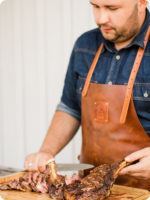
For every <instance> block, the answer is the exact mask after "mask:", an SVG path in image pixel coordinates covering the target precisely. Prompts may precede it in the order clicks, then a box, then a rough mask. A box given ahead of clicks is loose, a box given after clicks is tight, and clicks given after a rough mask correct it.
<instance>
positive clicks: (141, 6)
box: [139, 0, 148, 13]
mask: <svg viewBox="0 0 150 200" xmlns="http://www.w3.org/2000/svg"><path fill="white" fill-rule="evenodd" d="M147 4H148V1H146V0H139V12H140V13H143V12H144V11H145V9H146V7H147Z"/></svg>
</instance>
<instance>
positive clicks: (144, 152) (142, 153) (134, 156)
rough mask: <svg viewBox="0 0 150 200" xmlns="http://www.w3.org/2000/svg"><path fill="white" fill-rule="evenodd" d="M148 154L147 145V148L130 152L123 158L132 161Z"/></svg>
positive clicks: (149, 149)
mask: <svg viewBox="0 0 150 200" xmlns="http://www.w3.org/2000/svg"><path fill="white" fill-rule="evenodd" d="M149 154H150V148H149V147H148V148H145V149H142V150H140V151H137V152H135V153H132V154H130V155H129V156H127V157H126V158H125V160H126V161H127V162H133V161H136V160H139V159H141V158H143V157H146V156H148V155H149Z"/></svg>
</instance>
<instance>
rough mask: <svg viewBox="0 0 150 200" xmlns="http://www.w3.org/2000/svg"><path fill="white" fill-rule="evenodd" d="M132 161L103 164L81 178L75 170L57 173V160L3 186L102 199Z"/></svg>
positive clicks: (60, 198) (71, 198) (64, 198)
mask: <svg viewBox="0 0 150 200" xmlns="http://www.w3.org/2000/svg"><path fill="white" fill-rule="evenodd" d="M129 164H131V163H127V162H126V161H121V162H118V163H114V164H111V165H101V166H99V167H96V168H94V169H93V170H91V171H90V174H89V175H88V176H86V177H85V178H83V179H82V180H81V178H80V177H79V176H78V175H76V174H74V175H73V176H72V177H71V178H69V177H67V176H61V175H58V174H57V169H56V165H55V161H53V162H51V163H50V164H49V165H48V172H47V173H39V172H36V173H34V174H26V175H25V176H24V177H20V178H19V180H13V181H9V182H8V183H5V184H3V185H2V186H1V188H0V190H11V189H16V190H20V191H24V192H31V191H34V192H38V193H39V192H41V193H49V196H50V198H51V199H55V200H103V199H104V198H106V197H108V196H110V194H111V188H112V186H113V184H114V182H115V180H116V178H117V177H118V174H119V171H120V170H121V169H123V168H124V167H126V166H128V165H129Z"/></svg>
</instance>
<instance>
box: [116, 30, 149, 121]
mask: <svg viewBox="0 0 150 200" xmlns="http://www.w3.org/2000/svg"><path fill="white" fill-rule="evenodd" d="M149 35H150V26H149V28H148V31H147V34H146V36H145V39H144V49H142V48H141V47H140V48H139V50H138V53H137V56H136V59H135V62H134V65H133V68H132V71H131V75H130V78H129V82H128V86H127V91H126V96H125V101H124V105H123V109H122V113H121V117H120V124H123V123H125V121H126V117H127V113H128V108H129V104H130V101H131V96H132V92H133V85H134V82H135V79H136V75H137V72H138V70H139V67H140V64H141V61H142V58H143V55H144V51H145V49H146V46H147V42H148V39H149Z"/></svg>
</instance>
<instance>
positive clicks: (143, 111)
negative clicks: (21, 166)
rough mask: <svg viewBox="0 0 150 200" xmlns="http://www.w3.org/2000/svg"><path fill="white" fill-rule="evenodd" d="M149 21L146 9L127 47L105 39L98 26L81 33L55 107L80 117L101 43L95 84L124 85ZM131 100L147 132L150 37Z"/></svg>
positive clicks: (149, 98) (93, 79) (149, 16)
mask: <svg viewBox="0 0 150 200" xmlns="http://www.w3.org/2000/svg"><path fill="white" fill-rule="evenodd" d="M149 24H150V13H149V11H148V10H146V18H145V22H144V24H143V26H142V28H141V30H140V32H139V34H138V35H137V36H136V38H135V39H134V40H133V41H132V42H131V43H130V44H129V45H128V46H126V47H124V48H122V49H120V50H116V49H115V47H114V44H113V43H111V42H109V41H106V40H105V39H104V38H103V36H102V34H101V32H100V30H99V29H98V28H97V29H94V30H91V31H88V32H86V33H84V34H83V35H81V36H80V37H79V38H78V39H77V41H76V43H75V46H74V48H73V51H72V54H71V58H70V62H69V66H68V70H67V74H66V78H65V83H64V89H63V94H62V97H61V102H60V103H59V105H58V106H57V109H56V110H61V111H64V112H67V113H69V114H70V115H72V116H74V117H75V118H77V119H78V120H81V93H82V90H83V87H84V83H85V80H86V77H87V74H88V71H89V69H90V67H91V64H92V62H93V59H94V57H95V55H96V52H97V50H98V48H99V46H100V44H101V43H102V42H104V46H103V49H102V53H101V56H100V58H99V61H98V64H97V66H96V68H95V71H94V73H93V76H92V79H91V82H93V83H97V84H114V85H126V84H127V83H128V80H129V76H130V73H131V70H132V67H133V64H134V61H135V57H136V54H137V51H138V49H139V47H142V48H144V43H143V40H144V37H145V34H146V32H147V30H148V27H149ZM133 100H134V105H135V109H136V112H137V115H138V118H139V120H140V122H141V124H142V126H143V128H144V129H145V131H146V132H147V134H148V135H149V136H150V39H149V41H148V44H147V47H146V50H145V53H144V56H143V59H142V62H141V65H140V68H139V71H138V74H137V77H136V80H135V83H134V89H133Z"/></svg>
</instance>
